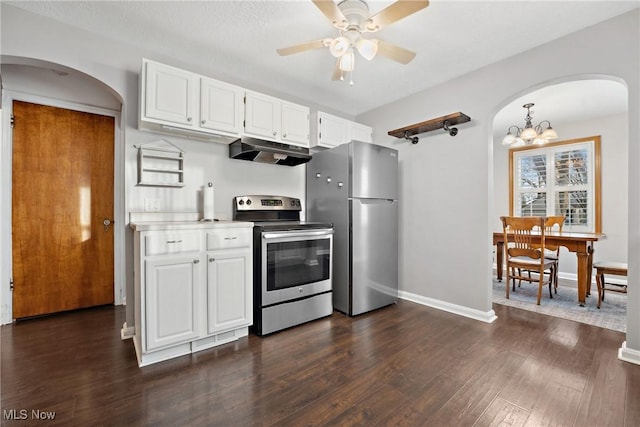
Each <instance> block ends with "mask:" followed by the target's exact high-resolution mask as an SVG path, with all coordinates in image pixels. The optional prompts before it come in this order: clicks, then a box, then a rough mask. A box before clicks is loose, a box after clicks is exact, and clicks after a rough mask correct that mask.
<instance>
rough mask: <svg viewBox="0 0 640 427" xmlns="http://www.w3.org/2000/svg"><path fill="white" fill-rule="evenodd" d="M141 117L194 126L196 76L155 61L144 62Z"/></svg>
mask: <svg viewBox="0 0 640 427" xmlns="http://www.w3.org/2000/svg"><path fill="white" fill-rule="evenodd" d="M145 72H146V74H145V77H146V82H145V99H144V100H142V102H144V106H145V108H144V115H145V116H146V117H148V118H152V119H157V120H162V121H165V122H171V123H177V124H180V125H188V126H194V120H193V115H194V112H195V108H196V106H197V105H196V97H197V93H198V92H197V85H198V79H197V77H196V74H193V73H190V72H188V71H184V70H180V69H178V68H173V67H170V66H168V65H163V64H158V63H155V62H146V70H145Z"/></svg>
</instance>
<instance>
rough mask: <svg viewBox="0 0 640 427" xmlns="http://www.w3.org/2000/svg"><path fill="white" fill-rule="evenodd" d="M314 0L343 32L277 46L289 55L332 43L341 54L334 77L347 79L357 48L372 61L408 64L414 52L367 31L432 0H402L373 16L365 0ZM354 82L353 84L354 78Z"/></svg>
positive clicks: (334, 52) (333, 49)
mask: <svg viewBox="0 0 640 427" xmlns="http://www.w3.org/2000/svg"><path fill="white" fill-rule="evenodd" d="M312 1H313V4H315V5H316V7H317V8H318V9H320V11H321V12H322V13H323V14H324V15H325V16H326V17H327V18H328V19H329V21H331V24H332V25H333V26H334V27H335V28H337V29H338V31H339V36H338V37H336V38H325V39H320V40H314V41H310V42H306V43H302V44H298V45H294V46H290V47H285V48H281V49H276V52H278V54H279V55H281V56H286V55H292V54H294V53H300V52H306V51H308V50H313V49H320V48H326V47H328V48H329V52H331V55H333V56H334V57H335V58H337V60H336V65H335V68H334V71H333V76H332V80H344V73H345V72H352V71H353V68H354V62H355V55H354V51H358V53H359V54H360V55H361V56H362V57H363V58H365V59H367V60H369V61H370V60H372V59H373V58H374V57H375V56H376V55H379V56H384V57H385V58H389V59H392V60H394V61H396V62H399V63H401V64H408V63H409V62H411V60H412V59H413V58H414V57H415V56H416V54H415V53H414V52H411V51H409V50H407V49H404V48H401V47H399V46H395V45H393V44H391V43H389V42H385V41H383V40H380V39H372V38H365V37H364V34H366V33H375V32H377V31H380V30H382V29H383V28H385V27H387V26H389V25H391V24H393V23H395V22H397V21H399V20H401V19H403V18H406V17H407V16H409V15H412V14H414V13H416V12H418V11H419V10H422V9H424V8H425V7H427V6H428V5H429V2H428V1H415V0H399V1H396V2H395V3H393V4H391V5H390V6H388V7H387V8H385V9H383V10H382V11H380V12H378V13H376V14H375V15H372V16H370V15H369V6H368V5H367V3H366V2H365V1H364V0H342V1H341V2H340V3H338V4H336V3H334V2H333V0H312ZM350 84H353V79H351V82H350Z"/></svg>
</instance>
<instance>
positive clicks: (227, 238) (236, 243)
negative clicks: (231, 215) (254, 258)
mask: <svg viewBox="0 0 640 427" xmlns="http://www.w3.org/2000/svg"><path fill="white" fill-rule="evenodd" d="M251 235H252V230H251V229H242V228H228V229H222V230H215V231H209V232H208V233H207V250H213V249H227V248H245V247H249V246H251Z"/></svg>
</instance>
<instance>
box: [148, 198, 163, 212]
mask: <svg viewBox="0 0 640 427" xmlns="http://www.w3.org/2000/svg"><path fill="white" fill-rule="evenodd" d="M144 211H145V212H160V199H144Z"/></svg>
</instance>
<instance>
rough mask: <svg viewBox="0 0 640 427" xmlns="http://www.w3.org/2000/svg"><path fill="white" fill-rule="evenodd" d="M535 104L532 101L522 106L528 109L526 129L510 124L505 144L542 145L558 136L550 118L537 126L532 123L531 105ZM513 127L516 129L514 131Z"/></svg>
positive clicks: (525, 119)
mask: <svg viewBox="0 0 640 427" xmlns="http://www.w3.org/2000/svg"><path fill="white" fill-rule="evenodd" d="M533 106H534V104H533V103H532V102H530V103H528V104H524V105H523V106H522V107H523V108H526V109H527V116H526V117H525V118H524V121H525V123H524V129H523V128H521V127H518V126H516V125H512V126H509V129H507V135H505V137H504V139H503V140H502V144H503V145H511V147H522V146H524V145H531V144H534V145H542V144H546V143H547V142H549V141H550V140H552V139H557V138H558V134H557V133H556V131H555V130H553V128H552V127H551V122H550V121H549V120H543V121H541V122H540V123H539V124H538V125H536V126H535V127H534V126H533V125H532V124H531V120H532V118H531V114H533V111H531V107H533ZM512 129H514V131H513V132H512Z"/></svg>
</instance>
